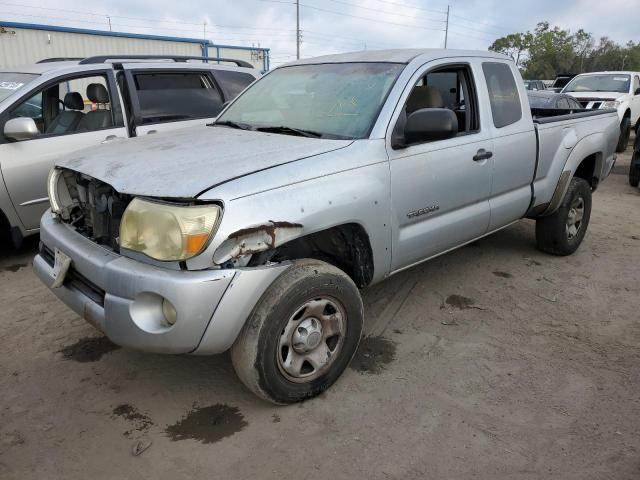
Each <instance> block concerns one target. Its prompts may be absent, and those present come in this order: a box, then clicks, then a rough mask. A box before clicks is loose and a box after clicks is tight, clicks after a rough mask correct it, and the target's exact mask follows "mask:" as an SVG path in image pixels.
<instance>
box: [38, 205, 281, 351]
mask: <svg viewBox="0 0 640 480" xmlns="http://www.w3.org/2000/svg"><path fill="white" fill-rule="evenodd" d="M40 240H41V248H40V253H39V254H38V255H36V257H35V259H34V261H33V269H34V271H35V273H36V275H37V276H38V277H39V278H40V280H42V282H44V283H45V285H47V286H50V285H51V284H52V283H53V280H54V278H53V252H54V251H55V249H59V250H61V251H62V252H64V253H65V254H67V255H68V256H69V257H70V258H71V259H72V265H71V268H70V270H69V273H68V274H67V277H66V279H65V282H64V284H63V286H61V287H60V288H55V289H51V291H52V292H53V293H54V294H56V296H57V297H58V298H60V300H62V301H63V302H64V303H65V304H67V306H69V307H70V308H71V309H72V310H74V311H75V312H76V313H77V314H78V315H80V316H82V317H83V318H84V319H85V320H87V321H88V322H89V323H91V324H92V325H94V326H95V327H96V328H98V329H100V330H101V331H102V332H104V333H105V334H106V335H107V337H109V339H111V340H112V341H113V342H114V343H116V344H118V345H122V346H124V347H131V348H135V349H138V350H144V351H148V352H155V353H195V354H214V353H221V352H223V351H225V350H227V349H229V348H230V347H231V345H233V342H234V341H235V339H236V338H237V336H238V334H239V333H240V330H241V329H242V327H243V325H244V323H245V321H246V319H247V318H248V316H249V315H250V313H251V311H252V310H253V307H254V306H255V304H256V302H257V301H258V300H259V299H260V297H261V296H262V294H263V293H264V292H265V290H266V289H267V287H268V286H269V285H270V284H271V283H272V282H273V280H275V279H276V278H277V277H278V276H279V275H280V274H281V273H282V272H283V271H284V270H285V269H286V268H288V265H287V264H279V265H273V266H264V267H256V268H245V269H235V270H233V269H228V270H205V271H176V270H169V269H165V268H160V267H155V266H152V265H147V264H145V263H142V262H138V261H135V260H132V259H130V258H127V257H124V256H121V255H118V254H116V253H114V252H112V251H110V250H107V249H105V248H103V247H101V246H99V245H97V244H95V243H94V242H92V241H91V240H89V239H88V238H85V237H83V236H82V235H80V234H78V233H77V232H75V231H74V230H73V229H71V228H70V227H69V226H67V225H66V224H63V223H61V222H60V221H58V220H57V219H55V218H53V217H52V215H51V213H50V212H46V213H45V214H44V216H43V217H42V221H41V225H40ZM165 298H166V299H167V300H169V301H170V302H171V304H172V305H173V306H174V307H175V309H176V312H177V321H176V323H175V325H173V326H170V325H169V324H168V323H166V321H164V315H163V313H162V300H163V299H165Z"/></svg>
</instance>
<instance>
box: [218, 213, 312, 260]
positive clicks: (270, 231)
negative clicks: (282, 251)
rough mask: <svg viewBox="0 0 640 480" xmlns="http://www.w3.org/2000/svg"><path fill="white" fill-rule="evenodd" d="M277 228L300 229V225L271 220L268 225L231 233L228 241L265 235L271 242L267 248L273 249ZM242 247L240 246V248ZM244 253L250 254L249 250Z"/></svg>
mask: <svg viewBox="0 0 640 480" xmlns="http://www.w3.org/2000/svg"><path fill="white" fill-rule="evenodd" d="M279 228H302V225H301V224H299V223H291V222H274V221H273V220H269V223H267V224H264V225H256V226H253V227H248V228H243V229H241V230H238V231H237V232H233V233H232V234H231V235H229V237H228V238H229V239H230V240H231V239H238V238H242V237H248V236H250V235H255V234H260V233H266V234H267V235H268V236H269V238H271V241H270V242H269V243H268V246H269V247H271V248H274V247H275V244H276V230H277V229H279ZM242 246H243V245H241V247H242ZM244 253H252V252H251V251H250V250H245V251H244Z"/></svg>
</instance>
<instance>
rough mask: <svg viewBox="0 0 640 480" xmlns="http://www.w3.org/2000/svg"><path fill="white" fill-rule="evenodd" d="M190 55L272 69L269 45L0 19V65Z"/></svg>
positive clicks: (263, 69) (264, 69)
mask: <svg viewBox="0 0 640 480" xmlns="http://www.w3.org/2000/svg"><path fill="white" fill-rule="evenodd" d="M109 54H113V55H116V54H120V55H165V54H166V55H169V54H171V55H189V56H204V57H231V58H237V59H239V60H245V61H247V62H250V63H251V64H253V65H254V66H255V67H256V68H258V69H260V70H262V71H267V70H269V49H268V48H260V47H240V46H234V45H217V44H215V43H213V42H211V41H210V40H203V39H196V38H180V37H165V36H158V35H143V34H137V33H123V32H107V31H102V30H86V29H82V28H69V27H58V26H54V25H38V24H31V23H16V22H3V21H0V68H6V67H12V66H15V65H23V64H25V63H35V62H37V61H39V60H42V59H43V58H53V57H90V56H93V55H109Z"/></svg>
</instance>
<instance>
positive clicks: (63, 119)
mask: <svg viewBox="0 0 640 480" xmlns="http://www.w3.org/2000/svg"><path fill="white" fill-rule="evenodd" d="M62 103H64V107H65V109H66V110H63V111H62V112H60V113H59V114H58V115H57V116H56V118H54V119H53V121H52V122H51V124H50V125H49V126H48V127H47V130H46V131H45V133H49V134H61V133H67V132H73V131H74V130H75V129H76V127H77V126H78V123H80V120H82V117H83V116H84V114H83V113H82V110H84V100H83V99H82V95H80V94H79V93H78V92H69V93H67V94H66V95H65V96H64V101H63V102H62Z"/></svg>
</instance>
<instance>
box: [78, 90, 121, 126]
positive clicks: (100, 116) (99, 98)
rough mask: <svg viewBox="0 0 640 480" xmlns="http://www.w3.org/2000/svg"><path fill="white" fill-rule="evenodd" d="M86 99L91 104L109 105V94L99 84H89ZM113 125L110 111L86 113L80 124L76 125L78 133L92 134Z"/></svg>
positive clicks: (102, 110)
mask: <svg viewBox="0 0 640 480" xmlns="http://www.w3.org/2000/svg"><path fill="white" fill-rule="evenodd" d="M87 98H88V99H89V100H90V101H92V102H93V103H97V104H101V103H102V104H106V103H109V92H107V89H106V88H105V86H104V85H102V84H100V83H90V84H89V86H88V87H87ZM112 125H113V122H112V120H111V110H108V109H106V108H105V109H101V110H100V109H98V110H93V111H91V112H89V113H86V114H85V115H84V117H83V118H82V120H80V123H78V128H77V131H78V132H92V131H94V130H101V129H103V128H109V127H111V126H112Z"/></svg>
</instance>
